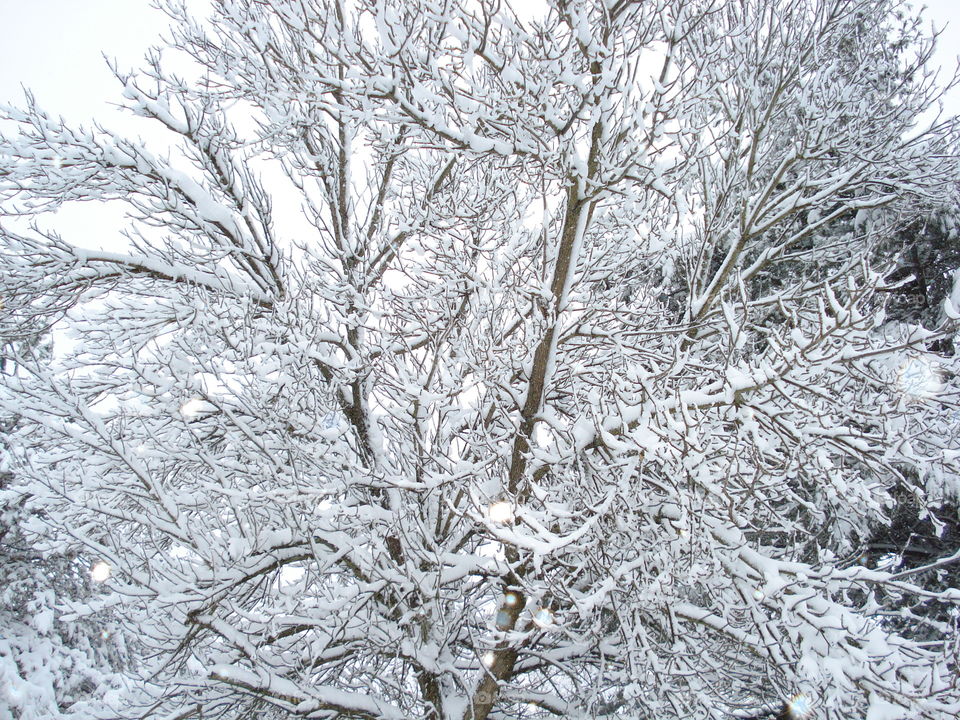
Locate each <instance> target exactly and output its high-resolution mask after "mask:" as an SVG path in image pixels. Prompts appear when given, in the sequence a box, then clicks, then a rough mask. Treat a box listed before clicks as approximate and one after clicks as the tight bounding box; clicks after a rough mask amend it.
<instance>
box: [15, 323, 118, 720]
mask: <svg viewBox="0 0 960 720" xmlns="http://www.w3.org/2000/svg"><path fill="white" fill-rule="evenodd" d="M14 345H16V346H18V347H17V349H18V351H19V352H20V353H21V354H22V353H23V352H25V351H27V350H30V349H31V348H33V350H32V352H33V353H34V354H38V355H40V356H42V355H43V353H42V352H37V351H36V349H35V348H36V346H37V345H38V343H37V342H35V341H32V342H27V343H24V342H22V341H21V342H17V343H15V344H9V345H8V346H9V347H13V346H14ZM3 349H6V348H3ZM5 354H6V353H3V354H0V365H2V366H3V370H2V372H15V367H14V366H13V364H12V363H11V362H9V358H7V357H4V355H5ZM14 425H15V418H11V417H9V416H8V417H3V418H2V421H0V718H4V720H9V719H11V718H15V719H16V720H67V719H68V718H89V717H91V715H92V714H93V713H94V712H96V711H99V710H101V709H103V708H104V707H105V706H109V705H110V704H111V702H112V700H113V698H114V697H119V695H120V693H119V692H118V691H120V690H121V688H122V687H123V685H124V684H125V681H124V677H123V675H122V674H121V673H120V672H119V671H120V670H121V669H122V667H123V665H124V660H125V656H126V652H125V650H126V649H125V645H124V642H123V639H124V638H123V635H122V634H121V633H118V632H117V630H118V629H119V628H118V624H117V622H116V619H115V618H112V617H109V616H108V613H103V612H101V613H99V617H93V618H85V619H83V620H79V621H78V620H74V621H71V622H66V621H65V616H67V615H69V612H70V611H69V609H68V606H69V605H71V604H76V603H79V602H83V601H88V600H90V599H92V597H93V592H92V588H91V585H92V582H91V579H90V578H89V577H88V576H87V575H88V574H87V573H86V572H85V568H84V567H83V563H82V560H81V559H80V558H79V557H78V555H77V552H76V549H74V551H71V552H66V553H64V552H60V553H57V554H54V555H45V554H44V553H42V552H41V548H40V545H41V540H42V538H43V537H44V535H45V530H46V528H44V526H43V524H42V523H37V522H36V521H37V520H38V518H37V517H36V514H35V512H34V511H33V507H32V506H33V503H32V497H31V496H30V494H29V493H28V492H25V491H24V490H23V488H22V487H21V486H20V484H19V483H18V482H17V478H16V476H15V474H14V473H12V472H10V471H9V467H10V466H11V465H12V463H11V458H10V457H9V455H8V452H7V450H8V449H7V447H6V442H5V440H6V436H7V434H8V433H9V432H10V431H11V429H12V428H13V427H14ZM31 526H32V527H31ZM38 531H39V532H38ZM105 615H106V617H105Z"/></svg>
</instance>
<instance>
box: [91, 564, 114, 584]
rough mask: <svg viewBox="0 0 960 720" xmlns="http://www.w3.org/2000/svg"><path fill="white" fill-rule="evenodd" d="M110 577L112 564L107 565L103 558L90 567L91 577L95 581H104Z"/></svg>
mask: <svg viewBox="0 0 960 720" xmlns="http://www.w3.org/2000/svg"><path fill="white" fill-rule="evenodd" d="M109 577H110V566H109V565H107V564H106V563H105V562H103V560H101V561H100V562H98V563H95V564H94V566H93V567H92V568H90V578H91V579H92V580H93V581H94V582H104V581H105V580H107V578H109Z"/></svg>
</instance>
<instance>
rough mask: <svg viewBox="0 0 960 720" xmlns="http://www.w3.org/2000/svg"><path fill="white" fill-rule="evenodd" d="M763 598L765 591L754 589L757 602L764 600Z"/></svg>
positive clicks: (754, 597)
mask: <svg viewBox="0 0 960 720" xmlns="http://www.w3.org/2000/svg"><path fill="white" fill-rule="evenodd" d="M763 598H764V595H763V591H762V590H754V591H753V599H754V600H756V601H757V602H760V601H761V600H763Z"/></svg>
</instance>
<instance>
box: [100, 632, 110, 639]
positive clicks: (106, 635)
mask: <svg viewBox="0 0 960 720" xmlns="http://www.w3.org/2000/svg"><path fill="white" fill-rule="evenodd" d="M100 639H101V640H109V639H110V631H109V630H104V631H103V632H102V633H100Z"/></svg>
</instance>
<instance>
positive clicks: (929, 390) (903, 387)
mask: <svg viewBox="0 0 960 720" xmlns="http://www.w3.org/2000/svg"><path fill="white" fill-rule="evenodd" d="M897 387H898V389H899V390H900V392H901V393H903V394H904V395H905V396H906V397H907V399H908V400H929V399H930V398H932V397H933V396H934V395H936V394H937V393H939V392H940V391H942V390H943V375H942V373H941V371H940V368H939V367H938V366H937V365H936V364H934V363H932V362H929V361H927V360H924V359H923V358H913V359H911V360H908V361H907V362H905V363H904V364H903V365H902V366H901V367H900V371H899V372H898V373H897Z"/></svg>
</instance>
